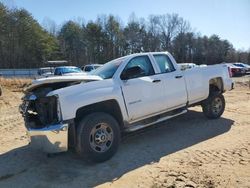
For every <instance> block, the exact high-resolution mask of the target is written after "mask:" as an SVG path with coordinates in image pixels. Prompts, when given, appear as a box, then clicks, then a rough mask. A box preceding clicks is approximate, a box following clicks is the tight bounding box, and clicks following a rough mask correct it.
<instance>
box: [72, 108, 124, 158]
mask: <svg viewBox="0 0 250 188" xmlns="http://www.w3.org/2000/svg"><path fill="white" fill-rule="evenodd" d="M119 142H120V128H119V125H118V123H117V121H116V119H115V118H113V117H112V116H111V115H109V114H106V113H101V112H98V113H92V114H89V115H87V116H86V117H84V118H83V119H82V121H80V123H79V124H78V127H77V152H78V153H79V154H80V155H81V156H82V157H84V158H85V159H88V160H91V161H94V162H103V161H106V160H108V159H110V158H111V157H112V156H113V155H114V154H115V152H116V151H117V149H118V146H119Z"/></svg>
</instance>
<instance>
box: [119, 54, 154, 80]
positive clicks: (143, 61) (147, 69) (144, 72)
mask: <svg viewBox="0 0 250 188" xmlns="http://www.w3.org/2000/svg"><path fill="white" fill-rule="evenodd" d="M133 67H139V68H140V69H141V72H140V73H139V74H135V75H131V76H130V79H132V78H138V77H144V76H150V75H154V74H155V72H154V69H153V66H152V64H151V61H150V59H149V57H148V56H139V57H135V58H133V59H131V60H130V61H129V62H128V64H127V66H126V67H125V68H124V70H123V73H125V72H126V70H128V69H131V68H133ZM123 73H122V74H123Z"/></svg>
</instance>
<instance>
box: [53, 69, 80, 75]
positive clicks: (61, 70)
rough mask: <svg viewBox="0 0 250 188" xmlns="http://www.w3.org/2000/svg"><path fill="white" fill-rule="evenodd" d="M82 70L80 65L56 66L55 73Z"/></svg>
mask: <svg viewBox="0 0 250 188" xmlns="http://www.w3.org/2000/svg"><path fill="white" fill-rule="evenodd" d="M77 72H82V70H81V69H80V68H78V67H60V68H56V70H55V73H54V74H55V75H61V74H67V73H77Z"/></svg>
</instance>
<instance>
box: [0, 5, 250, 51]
mask: <svg viewBox="0 0 250 188" xmlns="http://www.w3.org/2000/svg"><path fill="white" fill-rule="evenodd" d="M0 2H4V4H5V5H7V6H9V7H17V8H25V9H27V10H28V11H29V12H30V13H31V14H32V15H33V16H34V18H35V19H37V20H38V22H39V23H43V20H44V18H46V17H47V18H50V19H52V20H54V21H55V22H56V23H57V24H58V25H60V24H62V23H63V22H65V21H67V20H70V19H74V20H76V19H77V18H78V17H80V18H84V19H85V21H88V20H95V19H96V17H97V16H98V15H102V14H113V15H115V16H118V17H120V18H121V20H123V22H124V23H126V22H127V20H128V18H129V16H130V15H131V13H132V12H134V13H135V14H136V16H137V17H144V18H147V17H148V16H149V15H150V14H165V13H177V14H179V16H181V17H183V18H184V19H186V20H188V21H189V22H190V24H191V26H192V27H193V28H194V29H195V31H196V32H200V33H201V34H203V35H208V36H210V35H212V34H217V35H219V36H220V37H221V38H222V39H227V40H229V41H230V42H231V43H232V44H233V45H234V47H235V48H236V49H243V50H248V49H250V0H90V1H87V0H0Z"/></svg>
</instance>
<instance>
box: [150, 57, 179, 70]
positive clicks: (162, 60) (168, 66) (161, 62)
mask: <svg viewBox="0 0 250 188" xmlns="http://www.w3.org/2000/svg"><path fill="white" fill-rule="evenodd" d="M153 56H154V59H155V61H156V63H157V65H158V66H159V68H160V71H161V72H160V73H169V72H174V71H175V70H176V69H175V68H174V65H173V63H172V62H171V60H170V58H169V57H168V56H167V55H165V54H155V55H153Z"/></svg>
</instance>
